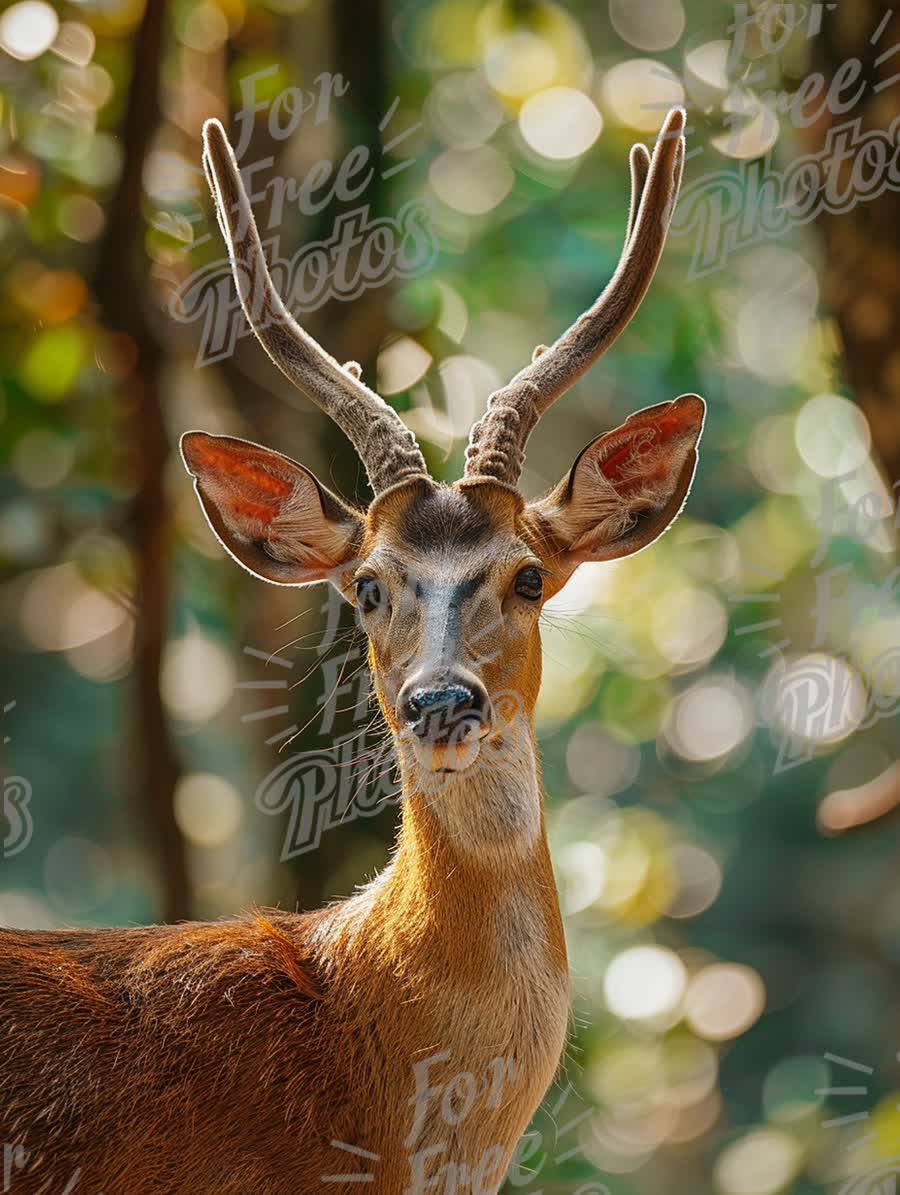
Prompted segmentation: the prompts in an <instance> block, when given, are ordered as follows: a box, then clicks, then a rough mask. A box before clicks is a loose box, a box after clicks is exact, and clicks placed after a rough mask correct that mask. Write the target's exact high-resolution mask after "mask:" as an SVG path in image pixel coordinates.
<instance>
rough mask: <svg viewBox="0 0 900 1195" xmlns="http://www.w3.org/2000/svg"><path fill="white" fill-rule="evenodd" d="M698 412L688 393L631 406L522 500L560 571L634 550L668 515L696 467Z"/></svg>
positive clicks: (673, 514) (702, 407)
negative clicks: (555, 478)
mask: <svg viewBox="0 0 900 1195" xmlns="http://www.w3.org/2000/svg"><path fill="white" fill-rule="evenodd" d="M705 415H706V403H705V402H704V401H703V399H702V398H698V397H697V395H696V394H684V395H682V396H681V398H676V399H675V400H674V401H673V402H666V403H660V404H659V405H658V406H655V407H647V408H646V409H645V410H643V411H638V412H637V414H635V415H632V416H630V417H629V418H628V419H626V420H625V422H624V423H623V424H622V426H621V427H617V428H616V429H615V431H611V432H606V433H605V435H602V436H598V437H597V439H596V440H593V441H592V442H591V443H590V444H588V446H587V448H585V449H583V451H582V452H581V454H580V455H579V457H578V459H577V460H576V461H575V464H574V465H573V466H572V468H571V470H570V471H569V473H568V475H567V476H566V477H564V478H563V479H562V481H561V482H560V483H559V485H557V486H556V487H555V488H554V489H553V490H551V491H550V493H549V494H547V495H546V496H545V497H544V498H541V499H539V500H538V501H537V502H532V503H530V505H529V513H530V514H531V515H532V517H533V518H535V519H536V521H537V524H538V527H539V529H540V533H541V535H542V537H543V538H545V539H546V540H547V541H548V545H549V548H550V551H551V552H552V553H553V554H554V555H555V557H556V560H557V561H558V562H559V563H560V564H561V565H562V567H563V571H566V570H567V569H568V570H571V569H573V568H575V566H576V565H578V564H581V563H582V562H583V561H585V560H614V559H616V558H618V557H620V556H630V555H631V554H632V553H633V552H639V551H640V550H641V548H646V547H647V545H648V544H652V543H653V541H654V540H655V539H657V538H658V537H659V536H660V535H662V533H663V532H664V531H665V530H666V528H667V527H668V526H670V525H671V524H672V523H673V522H674V521H675V519H676V518H677V517H678V514H679V512H680V511H681V508H682V506H683V505H684V502H685V499H686V498H687V495H688V491H689V490H690V487H691V481H692V480H693V477H694V470H695V469H696V467H697V445H698V443H699V441H700V435H701V433H702V431H703V420H704V417H705Z"/></svg>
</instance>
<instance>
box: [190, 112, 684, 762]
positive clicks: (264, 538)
mask: <svg viewBox="0 0 900 1195" xmlns="http://www.w3.org/2000/svg"><path fill="white" fill-rule="evenodd" d="M683 124H684V114H683V113H682V112H681V111H680V110H679V109H676V110H675V111H674V112H673V113H671V114H670V116H669V118H668V121H667V123H666V126H665V128H664V130H663V133H662V134H661V136H660V139H659V141H658V143H657V149H656V151H655V153H654V156H653V159H652V161H651V159H650V157H649V155H648V154H647V152H646V150H644V149H643V147H635V150H634V151H633V152H632V158H631V166H632V213H631V218H630V221H629V232H628V237H627V240H626V246H625V250H624V252H623V256H622V261H621V262H620V264H619V268H618V270H617V271H616V274H615V275H614V277H613V279H612V281H611V283H610V285H609V287H608V289H607V291H606V292H604V294H603V295H602V296H601V297H600V299H599V300H598V301H597V303H596V304H595V306H594V307H593V308H591V310H590V311H589V312H587V313H586V314H585V315H583V316H582V317H581V318H580V319H579V320H578V321H577V322H576V324H574V325H573V326H572V328H571V329H570V330H569V331H568V332H567V333H565V335H564V336H562V337H561V338H560V339H559V340H558V341H557V342H556V343H555V344H554V345H553V346H552V347H551V348H549V349H545V348H543V347H541V348H539V349H537V350H535V355H534V358H533V361H532V364H531V365H530V366H529V367H528V368H527V369H525V370H523V371H522V372H521V373H520V374H518V375H517V376H516V377H515V378H514V379H513V380H512V382H510V383H509V384H508V385H507V386H506V387H504V388H503V389H502V390H499V391H497V392H496V393H495V394H494V395H492V396H491V399H490V401H489V404H488V409H487V412H486V414H485V415H484V417H483V418H482V419H481V420H480V421H479V423H478V424H476V426H475V427H474V428H473V430H472V435H471V437H470V441H469V448H468V451H467V463H466V475H465V477H464V478H463V480H462V481H460V482H457V483H456V484H455V485H453V486H449V485H439V484H436V483H435V482H434V481H432V480H431V478H430V477H429V476H428V473H427V470H426V467H425V461H424V458H423V457H422V454H421V452H420V450H419V448H418V445H417V444H416V443H415V440H414V439H413V437H412V435H411V433H410V432H409V431H408V430H407V429H406V428H405V427H404V425H403V424H402V422H401V420H400V418H399V416H398V415H397V414H396V412H394V411H393V410H392V409H391V408H390V407H388V406H387V404H386V403H384V402H383V401H382V400H381V399H380V398H378V396H377V395H375V394H374V393H373V392H372V391H370V390H368V389H367V388H366V387H365V386H364V385H363V383H362V382H361V381H360V380H359V374H360V370H359V367H358V366H357V365H355V364H354V363H352V362H350V363H348V364H347V365H345V366H343V367H342V366H340V365H338V363H337V362H336V361H334V360H333V359H332V358H331V357H329V356H328V355H327V354H326V353H325V352H324V350H323V349H321V348H320V347H319V346H318V345H317V344H316V343H315V342H314V341H313V340H311V339H310V337H309V336H307V334H306V333H305V332H304V331H303V330H302V329H301V328H300V327H299V326H298V325H297V324H296V323H295V322H294V321H293V319H292V318H291V316H290V315H288V313H287V311H286V310H285V309H284V307H283V305H282V304H281V301H280V299H279V298H278V295H277V294H276V293H275V291H274V287H273V285H272V281H271V278H270V277H269V274H268V270H267V269H266V266H265V260H264V257H263V253H262V249H261V246H260V242H259V237H258V235H257V233H256V226H255V224H254V222H253V216H252V213H251V212H250V208H249V204H248V202H247V197H246V194H245V192H244V190H243V185H242V183H241V180H240V175H239V173H238V171H237V167H236V165H235V162H234V158H233V155H232V153H231V150H230V147H229V146H228V142H227V140H226V139H225V135H224V132H223V131H222V129H221V126H219V125H218V124H217V123H215V122H209V124H208V125H207V128H206V130H205V149H206V152H205V158H204V162H205V165H206V168H207V173H208V176H209V178H210V182H211V185H212V188H213V193H214V195H215V197H216V200H217V204H218V208H219V217H220V223H221V225H222V227H223V229H224V230H225V232H226V235H227V237H228V239H229V247H230V249H231V254H232V264H233V267H234V273H235V279H236V281H237V284H238V290H239V292H240V294H241V298H242V302H243V304H244V310H245V312H246V314H247V317H248V319H250V321H251V323H252V325H253V328H254V331H255V332H256V334H257V336H258V337H259V339H260V341H261V342H262V344H263V346H264V347H265V348H266V350H267V351H268V353H269V355H270V356H271V357H272V359H273V361H275V363H276V364H277V365H278V366H279V367H280V368H281V369H282V370H283V371H284V372H285V373H286V374H287V375H288V376H289V377H290V378H291V379H292V380H293V381H295V382H296V383H297V385H298V386H299V387H300V388H301V389H303V390H304V391H305V392H306V393H307V394H309V395H310V396H311V397H312V398H313V399H314V400H315V401H316V402H317V403H319V405H321V406H322V407H323V408H324V409H325V410H326V411H328V413H329V414H330V415H332V417H333V418H334V419H335V421H336V422H337V423H338V424H339V425H340V426H341V427H342V428H343V429H344V431H345V432H346V433H347V435H348V436H349V438H350V439H351V440H352V441H353V443H354V445H355V446H356V448H357V451H358V452H359V454H360V457H361V458H362V461H363V463H364V464H365V466H366V468H367V471H368V473H369V479H370V481H371V483H372V487H373V489H374V490H375V499H374V501H373V502H372V504H371V506H370V507H369V509H368V510H367V511H365V512H361V511H358V510H355V509H353V508H351V507H350V506H348V505H347V504H346V503H344V502H343V501H342V500H341V499H339V498H338V497H336V496H335V495H334V494H332V493H330V492H329V491H328V490H327V489H326V488H325V487H324V486H323V485H322V484H321V483H320V482H319V481H317V480H316V478H315V477H314V476H313V475H312V473H310V472H309V470H308V469H306V468H304V467H303V466H302V465H299V464H297V463H296V462H295V461H292V460H290V459H289V458H288V457H285V456H282V455H281V454H280V453H276V452H272V451H271V450H269V449H266V448H262V447H260V446H258V445H255V444H250V443H248V442H246V441H243V440H236V439H233V438H231V437H227V436H210V435H206V434H204V433H202V432H189V433H188V434H187V435H186V436H185V437H184V438H183V440H182V452H183V455H184V460H185V464H186V466H187V468H188V471H189V472H190V473H191V474H192V475H193V477H194V479H195V486H196V490H197V493H198V496H199V498H200V501H201V503H202V505H203V508H204V510H205V512H206V515H207V518H208V520H209V523H210V526H211V527H212V529H213V531H214V532H215V533H216V535H217V536H218V537H219V539H220V541H221V542H222V544H223V545H224V546H225V547H226V549H227V550H228V551H229V552H230V553H231V555H232V556H233V557H234V558H235V559H236V560H237V561H238V562H239V563H240V564H242V565H244V567H246V568H248V569H249V570H250V571H251V572H253V573H254V574H255V575H257V576H259V577H262V578H263V579H265V580H267V581H272V582H275V583H276V584H283V585H304V584H308V583H310V582H314V581H322V580H329V581H331V582H332V583H333V584H334V585H335V586H336V587H337V588H338V589H339V590H340V592H341V593H342V595H343V596H344V597H345V598H346V599H347V600H348V601H350V602H351V603H353V604H354V605H355V606H356V608H357V611H358V615H359V619H360V623H361V625H362V627H363V629H364V630H365V632H366V634H367V636H368V639H369V656H370V662H371V665H372V672H373V676H374V680H375V687H376V691H377V694H378V698H379V701H380V703H381V706H382V709H383V711H384V714H385V717H386V718H387V721H388V723H389V725H390V726H391V729H392V730H393V732H394V734H395V737H396V738H397V741H398V743H399V745H400V749H401V755H403V756H405V758H406V760H407V761H408V762H412V763H413V764H415V765H416V766H417V768H418V770H419V771H420V772H429V773H442V772H460V771H465V770H466V769H468V768H469V767H471V765H472V764H473V763H474V762H475V760H476V759H477V758H478V757H479V754H480V753H481V752H482V750H483V749H484V744H485V742H487V743H489V744H490V745H491V746H493V747H495V748H496V747H498V746H502V744H503V741H504V738H505V737H506V736H507V735H509V732H510V728H511V727H512V725H513V724H514V723H515V722H516V721H517V720H518V719H524V720H525V721H526V722H527V723H528V724H530V721H531V717H532V713H533V710H534V704H535V700H536V697H537V692H538V688H539V685H540V634H539V628H538V619H539V615H540V611H541V607H542V605H543V603H544V601H545V600H546V599H547V598H549V597H551V596H552V595H553V594H555V593H557V592H559V590H560V589H561V588H562V587H563V586H564V585H565V583H566V581H567V580H568V578H569V577H570V576H571V574H572V572H573V571H574V569H575V568H577V566H578V565H579V564H581V563H582V562H584V561H592V560H593V561H601V560H610V559H613V558H616V557H620V556H626V555H630V554H631V553H633V552H636V551H639V550H640V549H641V548H643V547H646V546H647V545H648V544H650V543H652V542H653V540H654V539H656V538H657V537H658V536H659V535H661V534H662V532H663V531H664V530H665V529H666V528H667V527H668V526H669V525H670V523H671V522H672V521H673V520H674V519H675V518H676V516H677V515H678V512H679V510H680V509H681V506H682V505H683V503H684V500H685V498H686V496H687V492H688V489H689V487H690V483H691V479H692V477H693V474H694V469H695V466H696V461H697V454H696V449H697V444H698V441H699V438H700V434H701V430H702V426H703V418H704V412H705V405H704V403H703V400H702V399H700V398H698V397H697V396H696V395H684V396H682V397H681V398H678V399H675V400H674V401H672V402H667V403H662V404H660V405H658V406H654V407H649V408H647V409H646V410H644V411H640V412H638V413H637V414H636V415H632V416H631V417H630V418H629V419H627V420H626V422H625V423H624V424H622V426H621V427H619V428H617V429H616V430H614V431H611V432H607V433H605V434H604V435H601V436H599V437H598V438H597V439H596V440H594V441H592V443H590V444H589V445H588V446H587V447H586V448H585V449H584V450H583V451H582V452H581V454H580V455H579V456H578V458H577V460H576V461H575V463H574V465H573V466H572V468H571V469H570V470H569V471H568V472H567V473H566V474H565V476H564V477H563V478H562V479H561V480H560V482H559V483H558V485H556V486H555V487H554V488H553V489H551V490H550V492H549V493H548V494H546V495H545V496H544V497H543V498H540V499H538V500H536V501H532V502H526V501H525V499H524V498H523V497H522V496H521V495H520V494H519V492H518V490H517V489H516V481H517V478H518V475H519V472H520V470H521V465H522V461H523V459H524V449H525V443H526V440H527V438H528V435H529V433H530V432H531V430H532V429H533V427H534V425H535V424H536V422H537V420H538V418H539V417H540V414H541V413H542V411H543V410H544V409H545V408H546V406H548V405H549V404H550V403H551V402H552V401H553V400H554V399H555V398H556V397H557V396H558V395H559V394H560V393H561V392H562V391H563V390H565V389H566V388H567V387H568V386H569V385H571V383H572V382H573V381H574V380H575V378H576V377H577V376H578V375H579V374H580V373H582V372H584V371H585V369H587V368H588V366H589V365H590V364H591V362H592V361H593V360H594V359H596V357H597V356H599V355H600V353H601V352H602V351H603V350H604V349H605V348H606V347H607V346H608V344H609V343H610V342H611V340H612V339H613V338H614V337H615V335H616V334H617V333H618V331H620V330H621V328H622V327H623V326H624V324H625V323H626V322H627V321H628V319H629V318H630V316H631V314H632V313H633V311H634V310H635V309H636V307H637V305H638V303H639V302H640V299H641V298H642V296H643V293H644V291H645V290H646V287H647V285H648V284H649V280H650V277H651V276H652V273H653V271H654V269H655V266H656V262H657V260H658V258H659V255H660V253H661V251H662V245H663V242H664V239H665V231H666V227H667V222H668V217H669V215H670V214H671V208H672V206H673V203H674V197H675V193H676V191H677V187H678V182H679V180H680V173H681V162H682V159H683V154H684V142H683V139H682V138H681V136H680V133H681V129H682V128H683Z"/></svg>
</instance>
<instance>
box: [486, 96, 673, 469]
mask: <svg viewBox="0 0 900 1195" xmlns="http://www.w3.org/2000/svg"><path fill="white" fill-rule="evenodd" d="M684 123H685V113H684V109H683V108H673V109H672V111H671V112H670V113H669V115H668V116H667V117H666V120H665V122H664V123H663V127H662V129H661V130H660V133H659V137H658V138H657V142H656V148H655V149H654V151H653V157H652V158H651V157H650V156H649V155H648V154H647V151H646V150H645V149H644V147H643V146H635V147H634V149H633V150H632V152H631V157H630V165H631V210H630V213H629V221H628V232H627V235H626V238H625V245H624V247H623V249H622V255H621V257H620V259H619V264H618V266H617V267H616V271H615V273H614V274H613V276H612V278H611V279H610V282H609V284H608V285H607V286H606V288H605V290H604V291H603V293H602V294H601V295H600V297H599V298H598V299H597V301H596V302H595V303H594V305H593V306H592V307H589V308H588V310H587V311H585V312H584V313H583V314H582V315H581V316H579V318H578V319H577V320H576V321H575V323H574V324H573V325H572V326H571V328H569V329H568V331H567V332H565V333H564V334H563V335H562V336H561V337H560V338H559V339H558V340H557V341H556V342H555V343H554V344H552V345H551V346H550V347H549V348H547V349H544V348H541V349H539V350H536V352H535V356H534V358H533V359H532V362H531V364H530V365H527V366H526V367H525V368H524V369H523V370H521V371H520V372H519V373H517V374H516V376H515V377H514V378H513V379H512V380H511V381H510V382H508V383H507V385H506V386H504V387H503V388H502V389H501V390H497V391H496V392H495V393H494V394H492V395H491V397H490V399H489V400H488V408H487V411H486V412H485V414H484V415H483V416H482V418H481V419H480V420H479V421H478V422H477V423H476V424H475V426H474V427H473V428H472V431H471V434H470V436H469V446H468V448H467V449H466V469H465V476H466V477H467V478H473V477H490V478H493V479H494V480H497V481H503V482H506V483H507V484H510V485H514V484H515V483H516V482H517V480H518V478H519V474H520V473H521V471H522V464H523V463H524V460H525V445H526V443H527V441H528V437H529V436H530V434H531V432H532V431H533V430H534V427H535V425H536V424H537V421H538V419H540V417H541V415H542V414H543V413H544V411H546V409H547V408H548V407H549V406H550V405H551V404H552V403H553V402H555V400H556V399H557V398H559V396H560V395H561V394H564V393H565V391H566V390H568V389H569V387H570V386H572V385H573V384H574V383H575V382H576V381H577V380H578V378H580V377H581V375H582V374H584V373H586V372H587V370H588V369H590V367H591V366H592V365H593V364H594V362H595V361H596V360H597V359H598V358H599V357H600V356H602V355H603V353H605V352H606V350H607V349H608V348H609V346H610V345H611V344H612V343H613V341H614V340H615V339H616V337H617V336H618V335H619V333H620V332H621V331H622V330H623V328H624V327H625V326H626V325H627V324H628V322H629V321H630V319H631V317H632V316H633V315H634V313H635V312H636V311H637V309H638V307H639V306H640V303H641V300H642V299H643V297H644V295H645V294H646V292H647V288H648V286H649V285H650V282H651V280H652V278H653V275H654V274H655V272H656V267H657V265H658V264H659V259H660V257H661V256H662V251H663V246H664V245H665V241H666V233H667V231H668V227H669V221H670V219H671V215H672V210H673V208H674V206H675V199H676V197H677V194H678V187H679V185H680V183H681V172H682V169H683V165H684V137H683V132H684Z"/></svg>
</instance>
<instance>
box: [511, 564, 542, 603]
mask: <svg viewBox="0 0 900 1195" xmlns="http://www.w3.org/2000/svg"><path fill="white" fill-rule="evenodd" d="M515 589H516V593H517V594H518V595H519V597H523V598H527V599H528V601H529V602H539V601H540V600H541V597H542V596H543V593H544V578H543V577H542V576H541V574H540V573H539V572H538V570H537V569H536V568H523V569H522V571H521V572H520V573H519V575H518V576H517V577H516V585H515Z"/></svg>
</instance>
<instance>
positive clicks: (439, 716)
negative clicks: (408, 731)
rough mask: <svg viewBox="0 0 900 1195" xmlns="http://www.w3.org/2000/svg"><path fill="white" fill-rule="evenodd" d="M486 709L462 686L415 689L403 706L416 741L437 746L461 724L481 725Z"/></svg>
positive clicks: (473, 694) (481, 701)
mask: <svg viewBox="0 0 900 1195" xmlns="http://www.w3.org/2000/svg"><path fill="white" fill-rule="evenodd" d="M484 711H485V705H484V701H483V700H480V699H479V698H478V697H477V696H476V694H475V693H474V692H473V691H472V690H471V689H469V688H467V687H466V686H464V685H446V686H444V687H443V688H440V689H424V688H423V689H414V690H413V691H412V693H410V694H409V696H408V697H407V698H406V700H405V701H404V703H403V714H404V717H405V718H406V721H407V723H408V724H409V725H410V727H411V728H412V730H413V733H414V734H416V735H417V736H418V737H419V738H424V739H429V740H432V741H434V742H438V741H440V740H441V739H446V738H449V737H450V736H451V734H452V731H453V729H454V727H456V726H459V724H460V723H461V722H463V721H466V720H468V721H476V720H477V721H479V722H480V721H481V720H482V719H483V717H484Z"/></svg>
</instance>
